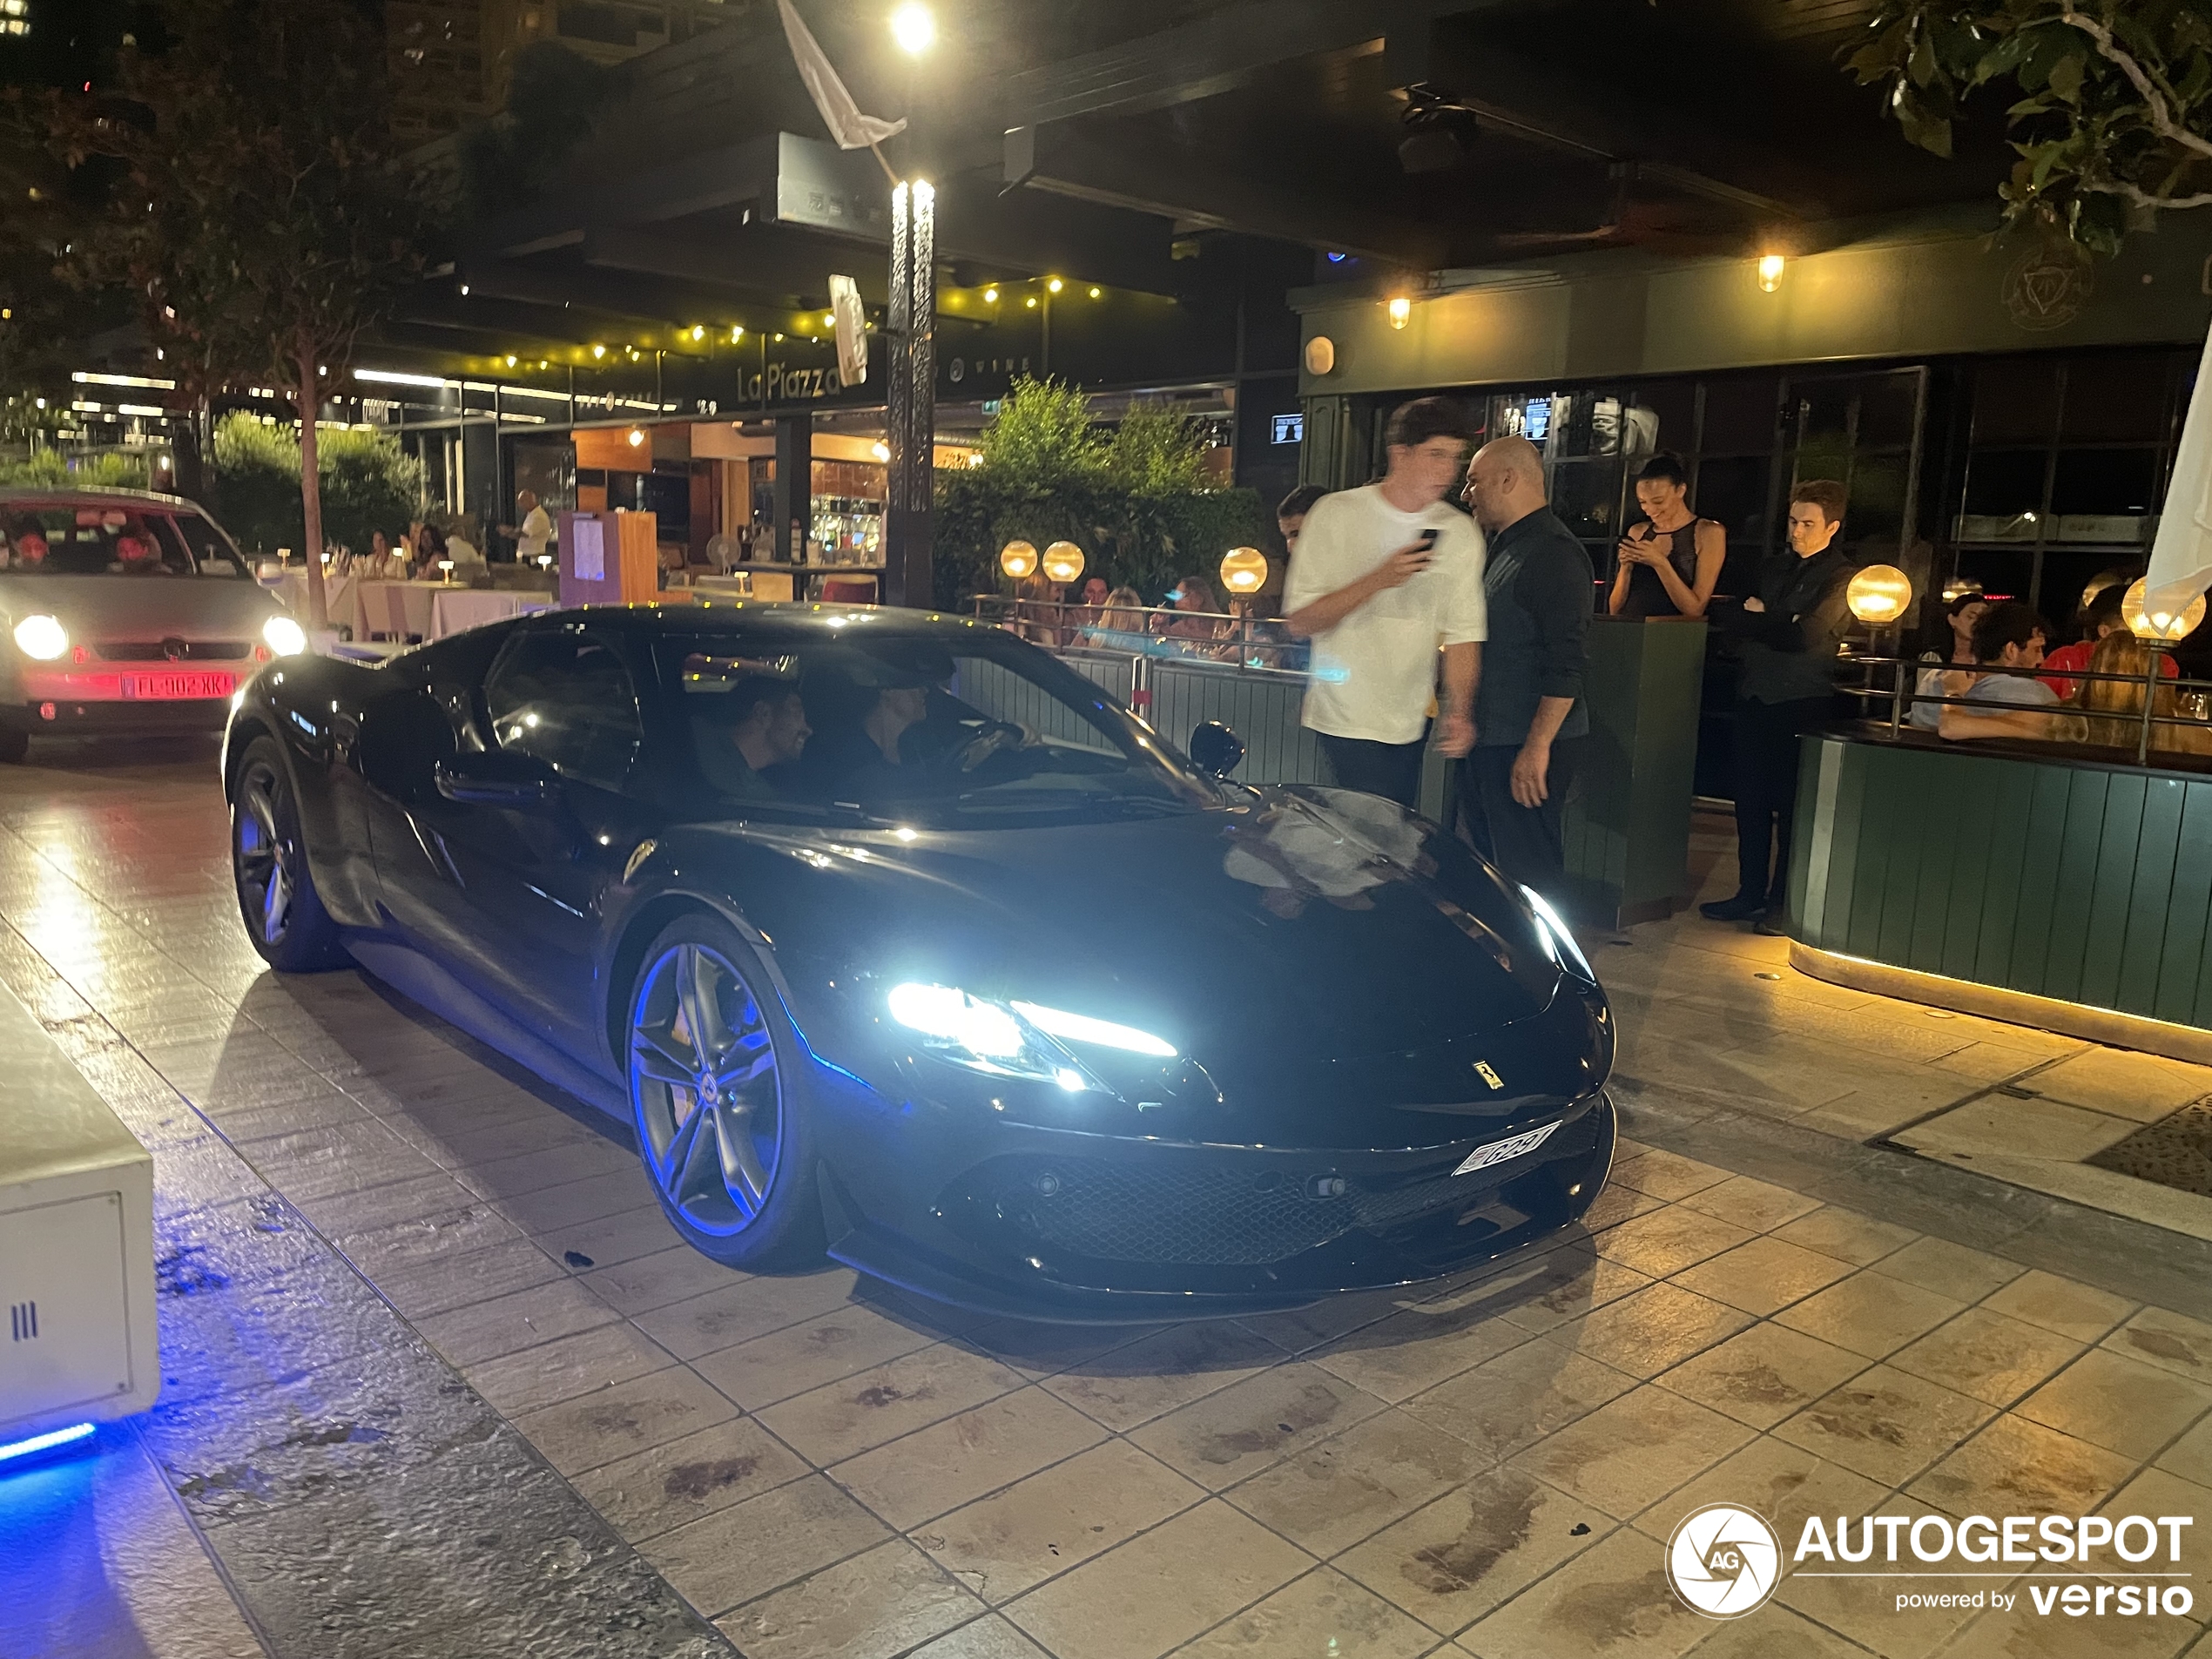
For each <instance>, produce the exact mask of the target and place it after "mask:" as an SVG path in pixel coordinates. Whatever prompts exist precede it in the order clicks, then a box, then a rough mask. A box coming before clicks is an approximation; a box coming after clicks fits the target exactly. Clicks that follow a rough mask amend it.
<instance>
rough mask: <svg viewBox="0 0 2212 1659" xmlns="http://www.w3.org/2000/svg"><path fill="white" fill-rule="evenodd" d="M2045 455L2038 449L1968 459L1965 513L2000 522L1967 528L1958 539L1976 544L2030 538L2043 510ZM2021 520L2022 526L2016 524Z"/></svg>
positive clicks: (2003, 451) (2002, 452) (2016, 450)
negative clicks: (2016, 537)
mask: <svg viewBox="0 0 2212 1659" xmlns="http://www.w3.org/2000/svg"><path fill="white" fill-rule="evenodd" d="M2046 455H2047V452H2046V451H2044V450H2041V449H2000V450H1995V451H1980V452H1977V453H1976V454H1975V455H1973V456H1972V457H1970V458H1969V459H1968V461H1967V462H1966V509H1965V510H1966V515H1967V516H1968V517H1970V518H1975V519H1984V520H1992V521H2000V523H1985V524H1978V525H1969V526H1966V527H1965V528H1963V529H1961V530H1960V532H1959V539H1960V540H1962V541H1968V542H1979V541H1990V540H2004V539H2011V538H2013V537H2015V536H2023V535H2024V536H2028V537H2030V538H2031V539H2032V538H2033V536H2034V533H2035V532H2034V528H2033V527H2034V524H2035V519H2036V516H2039V515H2040V514H2041V512H2042V510H2043V469H2044V463H2045V460H2046ZM2022 520H2024V521H2025V523H2019V522H2015V521H2022Z"/></svg>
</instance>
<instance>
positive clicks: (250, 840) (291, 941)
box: [231, 738, 347, 974]
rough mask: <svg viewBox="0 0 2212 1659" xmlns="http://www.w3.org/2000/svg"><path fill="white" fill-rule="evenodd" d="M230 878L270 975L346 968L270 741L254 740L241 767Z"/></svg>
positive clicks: (233, 814)
mask: <svg viewBox="0 0 2212 1659" xmlns="http://www.w3.org/2000/svg"><path fill="white" fill-rule="evenodd" d="M231 874H232V877H233V880H235V882H236V884H237V887H238V907H239V916H240V917H241V918H242V919H243V920H244V921H245V923H246V933H247V934H248V935H249V936H250V937H251V938H252V939H253V948H254V949H255V950H257V951H259V952H260V955H261V960H262V961H265V962H266V963H268V965H269V966H270V967H271V968H276V969H277V970H278V971H280V973H287V974H305V973H312V972H314V970H315V969H317V968H336V967H339V966H341V965H342V964H343V963H344V962H345V961H346V960H347V957H346V952H345V948H344V947H343V946H341V944H340V943H339V942H338V927H337V924H336V923H334V922H333V921H331V919H330V914H329V913H328V912H327V911H326V910H325V909H324V908H323V907H322V896H321V895H320V894H318V893H317V892H316V891H315V879H314V873H312V872H311V871H309V869H308V868H307V847H306V845H305V844H304V842H303V841H302V840H301V837H300V811H299V805H298V803H297V802H296V801H295V800H294V799H293V794H292V782H291V779H289V778H287V776H286V774H285V770H284V758H283V756H282V755H280V753H279V752H277V746H276V744H275V742H274V740H273V739H272V738H256V739H254V741H253V744H252V745H250V746H249V747H248V748H247V749H246V757H245V759H243V760H242V761H240V762H239V769H238V783H237V785H236V786H235V787H234V788H233V791H232V793H231Z"/></svg>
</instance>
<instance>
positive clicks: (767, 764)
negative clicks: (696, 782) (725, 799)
mask: <svg viewBox="0 0 2212 1659" xmlns="http://www.w3.org/2000/svg"><path fill="white" fill-rule="evenodd" d="M716 705H717V706H716V707H715V708H714V709H713V711H712V712H711V713H702V714H698V715H695V716H694V717H693V725H695V726H696V727H697V728H698V755H699V765H700V769H701V770H702V771H704V772H705V773H706V779H707V781H708V782H709V783H710V784H711V785H713V786H714V787H715V788H716V789H717V790H718V791H719V792H722V793H723V794H725V795H733V796H737V797H738V798H740V799H746V798H753V799H757V798H760V797H764V796H772V795H781V794H786V793H788V792H790V788H791V786H792V781H793V779H792V768H793V767H794V766H795V765H797V763H798V761H799V757H800V756H801V755H802V754H804V753H805V752H806V740H807V739H808V738H811V737H813V735H814V732H813V727H812V726H810V725H807V724H806V702H805V700H804V699H803V698H801V697H800V695H799V687H798V686H797V685H794V684H793V683H792V681H790V680H788V679H785V678H779V677H777V676H773V675H767V674H755V675H749V676H747V677H746V678H743V679H740V680H738V682H737V683H736V685H733V686H732V688H731V690H730V691H728V693H726V694H725V696H724V697H721V698H717V699H716Z"/></svg>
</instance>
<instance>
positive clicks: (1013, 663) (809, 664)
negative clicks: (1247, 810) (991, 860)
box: [662, 630, 1219, 826]
mask: <svg viewBox="0 0 2212 1659" xmlns="http://www.w3.org/2000/svg"><path fill="white" fill-rule="evenodd" d="M662 649H663V651H664V652H665V653H666V654H665V657H664V672H665V674H666V675H667V677H668V678H670V679H671V681H673V683H674V684H676V685H678V687H679V688H680V700H681V705H682V708H683V710H684V716H685V723H686V725H688V727H689V735H690V738H691V745H692V747H693V750H694V752H695V753H696V755H697V758H698V768H699V771H700V772H701V774H702V775H703V776H704V777H705V779H706V781H707V783H708V784H709V786H711V787H712V788H713V789H714V790H715V791H716V792H718V793H719V794H721V795H723V796H725V797H726V798H729V799H733V800H738V801H743V802H745V803H747V804H748V805H752V806H761V807H768V808H772V807H774V806H779V805H782V806H790V807H792V808H795V809H797V810H798V811H799V812H800V813H808V812H825V811H833V810H836V809H840V808H842V809H845V810H848V811H858V812H860V813H867V815H869V816H872V817H880V818H886V819H898V820H899V821H901V822H914V823H926V824H932V825H936V826H950V825H954V824H958V825H961V826H984V825H988V824H994V823H999V824H1015V823H1021V822H1024V821H1029V822H1053V823H1064V822H1069V821H1076V822H1082V821H1103V820H1108V819H1118V818H1135V817H1142V816H1154V815H1159V814H1163V813H1189V812H1200V811H1204V810H1205V809H1206V808H1208V807H1210V806H1216V805H1217V804H1218V801H1219V797H1218V795H1217V792H1216V791H1215V790H1214V789H1213V787H1212V786H1211V785H1210V784H1208V783H1207V782H1206V781H1205V780H1204V779H1202V778H1201V777H1200V776H1198V775H1197V773H1195V772H1191V771H1190V769H1189V768H1188V767H1187V766H1186V765H1184V762H1183V761H1182V760H1181V759H1178V758H1177V757H1175V756H1174V755H1172V754H1171V753H1169V752H1166V751H1165V750H1163V746H1162V745H1160V744H1159V742H1158V741H1157V739H1156V738H1153V737H1151V736H1150V733H1148V732H1145V731H1144V730H1143V728H1142V727H1140V726H1138V725H1136V722H1135V721H1133V720H1132V719H1130V717H1129V716H1128V715H1127V714H1126V713H1124V712H1123V711H1122V710H1121V709H1120V708H1119V706H1118V705H1116V704H1114V703H1112V702H1111V701H1110V700H1109V698H1108V697H1107V695H1106V693H1104V692H1103V691H1100V690H1099V689H1098V688H1097V687H1096V686H1094V685H1091V684H1090V682H1089V681H1088V680H1086V679H1084V678H1082V676H1081V675H1079V674H1077V673H1076V672H1075V671H1073V670H1071V669H1069V667H1068V666H1067V665H1066V664H1062V663H1060V662H1058V661H1056V660H1055V659H1054V658H1051V657H1049V656H1047V655H1046V654H1045V653H1043V652H1042V651H1037V650H1036V649H1035V648H1034V647H1032V646H1028V645H1024V644H1021V643H1020V642H1019V641H1017V640H1015V639H1014V638H1012V637H1010V636H1008V635H1003V634H999V633H994V632H988V631H980V630H979V631H977V632H976V633H975V635H974V637H973V638H972V639H971V638H966V637H963V638H961V639H960V640H958V641H956V642H952V643H950V644H948V643H945V642H943V641H941V640H940V639H934V638H924V637H914V636H906V637H900V636H896V635H891V636H882V635H872V634H871V633H858V632H856V633H855V634H853V635H851V636H847V637H839V638H836V639H834V640H833V641H830V642H826V643H818V639H817V637H815V636H813V635H811V634H810V635H806V636H803V637H794V636H790V635H784V636H780V637H766V636H763V637H759V638H757V639H752V640H748V639H747V638H746V637H745V636H743V635H740V634H714V635H700V636H697V637H690V638H683V637H676V638H671V639H667V640H664V642H663V644H662Z"/></svg>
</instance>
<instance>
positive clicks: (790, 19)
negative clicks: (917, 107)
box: [776, 0, 907, 150]
mask: <svg viewBox="0 0 2212 1659" xmlns="http://www.w3.org/2000/svg"><path fill="white" fill-rule="evenodd" d="M776 10H778V11H779V12H781V13H782V14H783V19H784V38H785V39H786V40H788V41H790V42H791V55H792V61H793V62H794V63H796V64H798V65H799V79H800V80H802V81H805V82H806V90H807V91H808V92H809V93H811V94H813V99H814V107H815V108H816V109H818V110H819V111H821V112H822V124H823V125H825V126H826V127H828V128H829V130H830V137H832V138H835V139H836V140H837V147H838V148H839V149H840V150H866V149H867V148H868V147H869V146H870V145H878V144H881V143H882V142H883V141H884V140H885V139H886V138H890V137H891V136H892V135H893V134H894V133H899V132H905V131H906V130H907V124H906V123H905V122H904V121H879V120H878V119H876V118H875V117H874V116H873V115H862V114H861V113H860V105H857V104H855V103H853V95H852V93H850V92H848V91H846V90H845V83H844V82H843V81H841V80H840V79H838V78H837V71H835V70H834V69H833V68H831V67H830V60H829V59H828V58H827V57H825V56H824V55H823V53H822V49H821V46H820V45H819V44H818V43H817V42H816V40H815V39H814V37H813V33H812V32H811V31H810V30H808V29H807V27H806V24H804V23H803V22H801V21H800V20H799V13H798V12H797V11H796V10H793V9H792V3H791V0H776Z"/></svg>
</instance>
